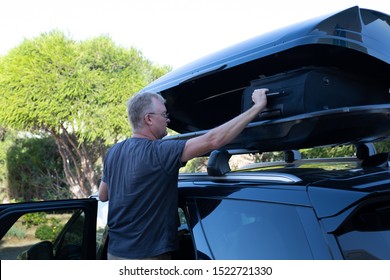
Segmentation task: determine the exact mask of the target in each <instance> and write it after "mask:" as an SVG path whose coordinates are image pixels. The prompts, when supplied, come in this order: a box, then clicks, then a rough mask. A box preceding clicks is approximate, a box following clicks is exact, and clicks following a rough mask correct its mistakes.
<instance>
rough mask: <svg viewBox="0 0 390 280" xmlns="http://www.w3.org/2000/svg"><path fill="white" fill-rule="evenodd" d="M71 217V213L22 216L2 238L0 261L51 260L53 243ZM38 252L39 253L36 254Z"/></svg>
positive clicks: (56, 212) (59, 212)
mask: <svg viewBox="0 0 390 280" xmlns="http://www.w3.org/2000/svg"><path fill="white" fill-rule="evenodd" d="M72 215H73V211H50V212H32V213H27V214H24V215H22V216H21V217H19V219H17V220H16V222H15V223H14V224H13V226H12V227H11V228H10V229H9V230H8V232H7V233H6V235H5V236H4V237H3V238H2V240H1V242H0V259H2V260H16V259H29V258H33V257H34V258H41V259H49V258H53V257H54V256H53V251H52V250H53V241H54V240H55V239H56V238H57V237H58V235H59V234H60V233H61V231H62V229H63V228H64V226H65V224H66V223H67V222H68V221H69V219H70V218H71V217H72ZM44 250H46V253H44V252H43V251H44ZM33 251H34V252H33ZM38 251H40V253H39V254H36V253H35V252H38Z"/></svg>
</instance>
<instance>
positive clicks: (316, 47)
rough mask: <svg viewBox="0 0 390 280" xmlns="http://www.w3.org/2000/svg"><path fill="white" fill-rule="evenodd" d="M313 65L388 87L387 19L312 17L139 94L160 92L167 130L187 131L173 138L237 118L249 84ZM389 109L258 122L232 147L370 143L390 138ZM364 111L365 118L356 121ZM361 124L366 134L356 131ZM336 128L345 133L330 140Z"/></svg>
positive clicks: (375, 15) (367, 13)
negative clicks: (385, 84) (163, 99)
mask: <svg viewBox="0 0 390 280" xmlns="http://www.w3.org/2000/svg"><path fill="white" fill-rule="evenodd" d="M312 66H315V67H331V68H336V69H339V70H340V71H344V72H346V73H348V74H350V75H355V74H356V75H359V76H364V77H368V78H370V79H374V80H376V81H378V82H380V83H387V86H388V87H390V79H389V78H388V77H390V16H389V15H387V14H384V13H381V12H379V11H374V10H369V9H361V8H359V7H358V6H355V7H352V8H349V9H346V10H343V11H339V12H336V13H333V14H328V15H324V16H321V17H317V18H313V19H310V20H307V21H305V22H302V23H299V24H294V25H291V26H288V27H285V28H282V29H279V30H275V31H273V32H269V33H266V34H264V35H261V36H258V37H255V38H253V39H250V40H247V41H244V42H242V43H239V44H237V45H234V46H231V47H228V48H226V49H223V50H220V51H218V52H216V53H214V54H211V55H208V56H206V57H204V58H201V59H199V60H196V61H194V62H192V63H190V64H188V65H185V66H183V67H181V68H178V69H176V70H174V71H172V72H170V73H168V74H166V75H165V76H163V77H161V78H159V79H157V80H156V81H154V82H152V83H151V84H150V85H148V86H147V87H145V88H144V89H143V90H142V91H153V92H158V93H160V94H161V95H162V96H163V97H164V98H165V99H166V100H167V104H166V105H167V108H168V111H169V113H170V119H171V123H170V125H169V127H170V128H171V129H173V130H175V131H177V132H179V133H182V134H184V135H181V136H175V137H182V138H188V137H194V136H196V135H199V134H201V133H204V132H206V131H207V130H209V129H211V128H213V127H215V126H217V125H220V124H222V123H224V122H226V121H227V120H229V119H231V118H233V117H234V116H236V115H238V114H239V113H240V112H241V108H242V94H243V91H244V89H246V88H247V87H248V86H249V85H250V82H251V81H253V80H255V79H258V78H259V77H264V76H272V75H275V74H278V73H283V72H286V71H291V70H294V69H298V68H302V67H312ZM389 110H390V108H389V106H388V104H378V106H376V105H372V104H371V105H370V106H369V107H367V106H358V107H356V108H338V109H334V110H329V111H324V112H310V114H303V115H297V116H295V117H288V118H280V119H273V120H267V121H262V122H255V123H251V125H250V126H249V128H248V129H247V130H246V131H245V132H244V133H243V134H242V135H241V136H240V137H239V139H237V141H235V142H236V144H234V143H232V145H231V146H232V147H233V148H234V147H236V146H237V147H238V146H242V144H245V145H247V146H259V145H261V146H262V147H263V148H262V149H263V150H275V149H278V150H279V149H295V148H297V147H298V148H301V147H307V146H314V145H328V144H343V143H349V142H366V141H368V142H371V141H373V140H374V141H375V140H378V139H383V138H386V137H387V135H390V124H389V123H388V122H389V120H388V119H387V118H388V117H387V116H388V114H389V113H390V111H389ZM367 112H370V116H371V117H369V120H367V118H364V117H363V116H360V114H364V113H367ZM371 113H372V114H371ZM359 116H360V117H359ZM340 118H343V119H345V120H346V121H344V122H342V124H343V125H344V130H343V129H342V127H341V124H340V123H338V122H337V119H340ZM355 119H356V121H355ZM347 120H349V122H348V121H347ZM361 122H364V123H365V125H364V127H365V129H364V130H363V131H362V129H360V131H354V129H355V130H356V129H357V130H359V129H358V128H359V127H361V125H359V124H358V123H360V124H361ZM376 123H378V125H375V124H376ZM379 123H380V125H381V126H380V127H379ZM319 125H321V126H322V128H324V127H325V128H327V129H322V128H321V129H320V127H319ZM371 125H372V126H371ZM255 127H256V129H255ZM260 127H261V128H260ZM334 129H335V130H334ZM335 131H339V132H340V134H343V135H338V136H337V137H335V138H332V137H329V136H328V134H327V133H330V132H335ZM342 132H344V133H342ZM270 141H272V142H273V143H269V142H270ZM264 144H265V146H264Z"/></svg>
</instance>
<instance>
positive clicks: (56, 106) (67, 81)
mask: <svg viewBox="0 0 390 280" xmlns="http://www.w3.org/2000/svg"><path fill="white" fill-rule="evenodd" d="M169 70H170V68H169V67H168V66H156V65H154V64H152V63H151V62H150V61H149V60H147V59H146V58H145V57H144V56H143V55H142V53H141V52H140V51H138V50H136V49H134V48H130V49H125V48H122V47H118V46H117V45H115V44H114V42H113V41H112V40H111V38H109V37H107V36H100V37H96V38H93V39H90V40H86V41H82V42H78V41H74V40H72V39H69V38H68V37H66V36H65V35H64V34H63V33H62V32H59V31H52V32H50V33H45V34H41V35H40V36H38V37H37V38H34V39H31V40H27V39H26V40H24V41H23V42H22V43H21V44H20V45H19V46H18V47H16V48H14V49H13V50H11V51H10V52H9V53H8V54H7V55H6V56H4V57H2V58H1V59H0V92H1V95H0V106H2V108H7V109H6V110H1V111H0V124H2V125H4V126H6V127H7V126H8V127H11V128H14V129H19V130H26V131H30V132H33V133H35V132H39V133H41V132H45V133H47V134H48V135H50V136H52V137H53V138H54V140H55V143H56V145H57V147H58V151H59V153H60V155H61V158H62V162H63V168H64V172H65V175H66V180H67V182H68V184H69V186H70V187H71V191H72V193H73V194H74V196H75V197H85V196H88V195H90V194H91V193H92V192H94V191H96V190H97V184H98V180H99V178H98V177H99V174H100V171H99V169H98V166H97V162H98V160H99V159H100V158H101V157H102V156H103V155H104V153H105V150H106V147H107V146H108V145H111V144H113V143H115V142H117V141H119V140H121V139H123V138H125V137H126V136H127V135H129V133H130V127H129V125H128V122H127V116H126V107H125V103H126V100H127V99H128V98H129V97H131V96H132V95H133V94H134V93H136V92H138V91H139V90H140V89H141V88H142V87H143V86H145V85H146V84H148V83H150V82H151V81H153V80H154V79H156V78H158V77H159V76H161V75H163V74H165V73H166V72H168V71H169Z"/></svg>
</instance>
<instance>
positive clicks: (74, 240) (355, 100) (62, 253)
mask: <svg viewBox="0 0 390 280" xmlns="http://www.w3.org/2000/svg"><path fill="white" fill-rule="evenodd" d="M302 69H303V70H302ZM318 69H319V70H320V73H321V75H322V76H320V77H321V78H320V83H319V85H318V87H321V91H322V89H324V90H325V92H326V89H329V88H331V90H330V91H328V92H330V93H333V92H334V91H337V92H338V93H337V95H330V96H328V98H325V99H322V100H325V101H321V102H325V103H324V104H321V105H319V106H318V107H316V106H312V107H310V106H301V107H302V108H301V109H302V110H303V111H296V112H294V111H293V110H292V111H291V110H290V109H289V108H290V107H291V106H294V105H296V104H298V103H295V101H294V102H292V101H291V100H290V101H289V98H290V97H294V94H291V92H292V91H291V92H289V89H288V88H286V89H282V90H272V88H271V89H270V91H271V94H274V95H270V96H269V98H268V99H269V104H268V105H267V109H266V112H265V114H263V115H259V116H258V118H257V119H256V120H255V121H254V122H252V123H251V124H249V125H248V127H247V128H246V129H245V130H244V132H243V133H242V134H241V135H240V136H239V137H237V139H235V140H234V141H233V142H232V143H230V144H229V145H227V146H225V147H223V148H222V149H220V150H218V151H213V152H212V153H211V154H209V155H205V156H208V164H207V172H206V171H205V172H197V173H192V174H184V173H181V174H180V176H179V184H178V189H179V205H178V217H179V219H180V226H179V228H178V242H179V250H178V251H176V252H173V258H174V259H206V260H208V259H300V260H302V259H304V260H307V259H323V260H328V259H390V245H389V244H390V167H389V153H388V152H380V153H377V152H376V148H375V145H374V143H375V142H380V141H383V140H386V139H387V138H389V136H390V102H389V101H390V99H389V95H390V91H389V90H390V80H389V79H388V77H389V76H390V16H389V15H386V14H383V13H380V12H378V11H372V10H368V9H360V8H359V7H352V8H350V9H347V10H344V11H340V12H337V13H334V14H331V15H326V16H323V17H318V18H315V19H312V20H309V21H306V22H303V23H301V24H297V25H293V26H289V27H286V28H284V29H281V30H276V31H275V32H270V33H268V34H265V35H263V36H259V37H257V38H254V39H252V40H249V41H246V42H243V43H241V44H238V45H236V46H232V47H230V48H227V49H225V50H222V51H220V52H218V53H216V54H213V55H210V56H207V57H205V58H203V59H200V60H198V61H195V62H194V63H191V64H189V65H187V66H184V67H182V68H179V69H177V70H174V71H172V72H171V73H169V74H167V75H166V76H163V77H162V78H160V79H158V80H156V81H155V82H153V83H152V84H150V85H149V86H147V87H146V88H145V89H143V90H144V91H155V92H158V93H160V94H161V95H162V96H163V97H164V98H165V99H166V100H167V108H168V110H169V112H170V119H171V123H170V128H171V129H173V130H175V131H177V132H179V133H180V134H178V135H174V136H169V137H167V138H168V139H189V138H191V137H195V136H197V135H200V134H203V133H206V132H207V131H208V130H209V129H211V128H213V127H215V126H217V125H219V124H221V123H223V122H225V121H227V120H229V119H230V118H232V117H234V116H235V115H237V114H239V113H240V112H241V111H242V110H244V109H245V106H244V103H246V99H245V92H246V91H248V90H251V89H252V88H253V86H255V85H257V83H261V82H263V81H264V79H266V78H268V77H271V78H272V79H276V80H278V79H279V80H280V77H282V81H283V80H284V82H286V81H287V80H288V79H287V78H286V79H283V77H288V78H290V77H292V76H291V73H293V74H292V75H293V77H295V73H305V75H306V76H307V73H317V72H318ZM307 70H309V71H307ZM302 71H303V72H302ZM312 71H314V72H312ZM316 71H317V72H316ZM324 73H325V74H324ZM334 73H339V74H340V75H334ZM285 74H287V76H284V75H285ZM299 75H300V74H299ZM310 75H311V74H310ZM306 76H305V77H306ZM314 76H315V75H314ZM338 77H342V79H341V80H342V83H338V81H339V80H338ZM259 79H260V80H259ZM340 84H343V85H346V87H345V88H344V87H343V88H341V87H339V86H338V85H340ZM289 86H290V83H287V87H289ZM304 88H305V89H304V90H305V91H306V87H304ZM319 92H320V90H318V91H317V90H309V91H308V93H307V94H308V95H305V96H309V98H311V99H310V100H316V99H320V98H317V97H314V98H313V97H312V96H311V95H314V96H316V94H318V93H319ZM310 96H311V97H310ZM345 96H347V97H345ZM279 97H282V100H283V101H282V102H284V103H283V104H281V105H279V104H277V101H275V100H276V98H279ZM304 102H305V101H303V103H304ZM310 102H314V101H310ZM306 105H312V104H306ZM288 106H290V107H288ZM309 107H310V108H312V109H309ZM346 145H348V146H351V147H354V148H353V153H351V154H349V155H345V156H343V157H338V158H319V159H303V157H302V156H301V153H300V150H302V149H307V148H317V147H324V146H325V147H338V146H346ZM265 152H280V153H282V154H283V155H284V160H281V161H277V162H266V163H253V164H249V165H245V166H242V167H240V168H232V167H231V165H230V161H229V160H230V158H231V157H232V156H233V155H245V154H261V153H265ZM231 169H234V170H231ZM107 207H108V206H107V203H101V202H99V201H98V200H97V198H96V196H92V197H91V198H88V199H78V200H66V201H45V202H33V203H17V204H2V205H0V224H1V227H0V237H1V238H2V239H1V243H0V258H1V259H13V258H21V259H105V258H106V255H107V241H108V238H109V237H108V236H107V231H106V218H107ZM42 213H44V214H42ZM42 220H43V221H44V222H43V224H44V225H47V226H46V227H42ZM39 221H41V223H38V222H39ZM20 227H24V228H27V227H29V228H30V229H34V230H35V236H34V238H31V240H25V239H26V238H23V236H20V242H17V241H18V238H19V237H18V228H20ZM38 228H39V230H38ZM48 228H49V230H48ZM55 229H58V230H57V232H56V234H53V231H55ZM37 232H38V233H39V234H37ZM45 236H46V238H45ZM15 240H16V242H14V241H15ZM22 241H23V243H22ZM28 241H29V242H28Z"/></svg>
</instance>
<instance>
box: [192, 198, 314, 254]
mask: <svg viewBox="0 0 390 280" xmlns="http://www.w3.org/2000/svg"><path fill="white" fill-rule="evenodd" d="M197 208H198V210H199V215H200V217H202V220H201V226H202V228H203V232H204V234H205V237H206V240H207V242H206V243H207V244H208V246H209V247H210V250H211V252H212V254H213V257H214V258H215V259H312V258H313V256H312V253H311V250H310V247H309V244H308V241H307V239H306V236H305V233H304V230H303V228H302V223H301V221H300V218H299V216H298V214H297V212H296V211H295V207H294V206H288V205H281V204H272V203H261V202H253V201H243V200H229V199H224V200H213V199H198V200H197ZM211 209H212V210H211ZM197 226H200V225H199V223H198V225H197ZM194 232H198V230H196V229H195V230H194ZM204 244H205V243H203V245H204ZM196 245H197V249H198V250H200V251H205V252H207V249H205V250H202V248H201V247H202V243H200V244H199V245H200V246H198V243H197V244H196Z"/></svg>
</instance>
